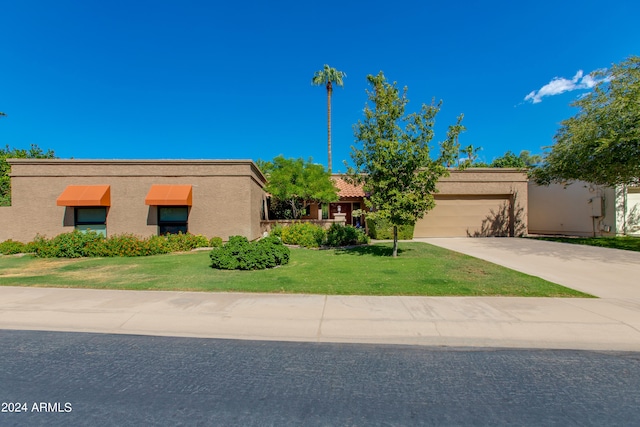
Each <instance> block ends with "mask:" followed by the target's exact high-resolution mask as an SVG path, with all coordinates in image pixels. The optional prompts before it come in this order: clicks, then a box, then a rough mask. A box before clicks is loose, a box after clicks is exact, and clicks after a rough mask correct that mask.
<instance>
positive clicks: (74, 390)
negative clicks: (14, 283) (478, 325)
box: [0, 330, 640, 426]
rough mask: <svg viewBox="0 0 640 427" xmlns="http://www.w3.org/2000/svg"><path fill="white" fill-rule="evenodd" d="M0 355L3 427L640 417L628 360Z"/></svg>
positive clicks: (193, 351) (117, 340)
mask: <svg viewBox="0 0 640 427" xmlns="http://www.w3.org/2000/svg"><path fill="white" fill-rule="evenodd" d="M0 361H2V362H1V363H0V401H1V402H3V408H2V410H14V411H15V410H16V408H18V407H19V408H21V409H25V410H26V412H21V413H15V412H14V413H7V412H0V425H2V426H12V425H21V426H22V425H29V426H37V425H47V426H52V425H61V426H62V425H64V426H68V425H122V426H125V425H136V426H138V425H224V426H240V425H242V426H258V425H260V426H262V425H277V426H287V425H304V426H316V425H331V426H372V425H373V426H375V425H400V426H405V425H491V426H500V425H544V426H551V425H562V426H571V425H607V426H614V425H638V424H639V423H640V387H638V384H640V353H633V352H590V351H573V350H522V349H499V350H495V349H485V348H473V349H471V348H442V347H420V346H399V345H367V344H329V343H284V342H267V341H236V340H220V339H201V338H200V339H199V338H171V337H150V336H136V335H110V334H88V333H63V332H39V331H8V330H0ZM16 404H18V405H16ZM47 411H48V412H47Z"/></svg>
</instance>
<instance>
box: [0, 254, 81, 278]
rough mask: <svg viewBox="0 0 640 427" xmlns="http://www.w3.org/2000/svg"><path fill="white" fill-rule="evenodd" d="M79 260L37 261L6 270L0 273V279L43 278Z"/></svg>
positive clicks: (54, 259)
mask: <svg viewBox="0 0 640 427" xmlns="http://www.w3.org/2000/svg"><path fill="white" fill-rule="evenodd" d="M79 261H80V260H76V259H58V258H50V259H39V260H37V261H34V262H32V263H29V264H28V265H22V266H20V267H14V268H6V269H3V270H2V272H0V277H30V276H44V275H46V274H51V273H54V272H55V271H56V270H57V269H59V268H60V267H64V266H66V265H69V264H72V263H77V262H79Z"/></svg>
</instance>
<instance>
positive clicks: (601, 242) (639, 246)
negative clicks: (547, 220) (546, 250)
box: [531, 236, 640, 252]
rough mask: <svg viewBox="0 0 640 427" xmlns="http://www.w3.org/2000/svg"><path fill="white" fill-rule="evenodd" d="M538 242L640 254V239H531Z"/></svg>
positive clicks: (624, 237)
mask: <svg viewBox="0 0 640 427" xmlns="http://www.w3.org/2000/svg"><path fill="white" fill-rule="evenodd" d="M531 238H532V239H537V240H547V241H550V242H562V243H573V244H576V245H589V246H600V247H602V248H612V249H624V250H626V251H637V252H640V237H633V236H618V237H555V236H554V237H547V236H545V237H531Z"/></svg>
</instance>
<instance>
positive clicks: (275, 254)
mask: <svg viewBox="0 0 640 427" xmlns="http://www.w3.org/2000/svg"><path fill="white" fill-rule="evenodd" d="M289 254H290V252H289V248H287V247H286V246H284V245H283V244H282V242H281V241H280V239H279V238H277V237H266V238H264V239H262V240H259V241H257V242H249V241H248V240H247V238H246V237H244V236H231V237H230V238H229V241H228V242H227V243H226V244H224V245H222V246H221V247H219V248H214V249H212V250H211V253H210V254H209V257H210V258H211V267H213V268H217V269H220V270H262V269H265V268H273V267H276V266H278V265H284V264H287V263H288V262H289Z"/></svg>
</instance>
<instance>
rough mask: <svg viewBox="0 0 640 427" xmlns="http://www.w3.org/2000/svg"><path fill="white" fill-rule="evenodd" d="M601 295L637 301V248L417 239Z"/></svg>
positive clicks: (639, 268) (513, 240) (514, 240)
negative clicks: (635, 250) (625, 249)
mask: <svg viewBox="0 0 640 427" xmlns="http://www.w3.org/2000/svg"><path fill="white" fill-rule="evenodd" d="M415 240H416V241H420V242H426V243H429V244H432V245H435V246H440V247H443V248H446V249H450V250H452V251H456V252H460V253H463V254H467V255H471V256H473V257H476V258H481V259H484V260H486V261H490V262H493V263H495V264H499V265H503V266H505V267H508V268H511V269H513V270H517V271H521V272H523V273H527V274H531V275H533V276H538V277H541V278H543V279H545V280H548V281H550V282H554V283H557V284H560V285H563V286H567V287H569V288H572V289H577V290H579V291H582V292H586V293H588V294H591V295H595V296H597V297H600V298H614V299H624V300H634V301H636V302H640V252H632V251H623V250H619V249H607V248H598V247H593V246H583V245H573V244H569V243H558V242H546V241H542V240H533V239H519V238H477V239H473V238H467V237H453V238H419V239H415Z"/></svg>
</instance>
